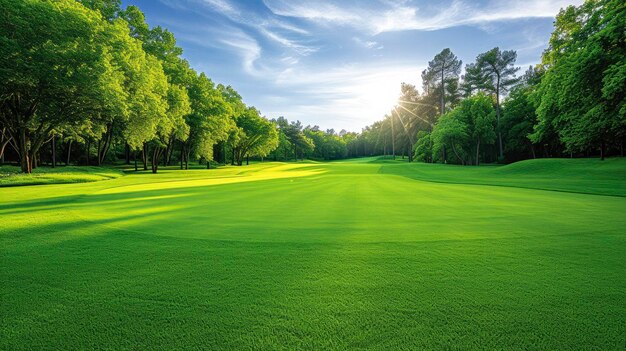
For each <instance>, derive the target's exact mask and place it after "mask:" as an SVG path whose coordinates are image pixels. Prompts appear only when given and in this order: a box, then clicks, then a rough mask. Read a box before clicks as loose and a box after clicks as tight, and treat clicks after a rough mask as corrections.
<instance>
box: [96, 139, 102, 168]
mask: <svg viewBox="0 0 626 351" xmlns="http://www.w3.org/2000/svg"><path fill="white" fill-rule="evenodd" d="M101 142H102V140H98V147H97V148H96V154H97V155H96V158H97V161H98V166H100V144H101Z"/></svg>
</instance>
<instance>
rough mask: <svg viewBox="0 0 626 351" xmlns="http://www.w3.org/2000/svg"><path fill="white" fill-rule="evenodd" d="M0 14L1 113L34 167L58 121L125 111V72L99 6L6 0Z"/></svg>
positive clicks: (28, 166)
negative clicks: (119, 67)
mask: <svg viewBox="0 0 626 351" xmlns="http://www.w3.org/2000/svg"><path fill="white" fill-rule="evenodd" d="M0 13H2V21H0V56H2V57H3V58H4V59H3V60H2V61H1V63H0V65H1V66H0V80H1V81H2V82H3V84H2V85H1V86H0V104H1V108H0V111H1V112H0V118H1V120H2V124H3V125H4V126H5V127H6V128H7V131H8V133H9V134H10V135H11V137H12V139H13V140H14V141H15V143H16V146H17V148H18V153H19V156H20V163H21V169H22V171H23V172H26V173H30V172H31V171H32V168H33V159H34V158H35V156H36V154H37V152H38V151H39V149H40V147H41V146H42V145H43V144H44V143H45V142H46V141H47V140H48V139H49V138H50V133H51V132H52V130H53V129H54V128H59V127H72V126H80V125H81V124H83V123H84V122H85V121H86V120H88V119H89V118H90V117H91V116H94V115H97V114H100V113H103V112H111V111H115V112H114V113H121V114H123V113H124V109H125V106H124V104H123V101H124V100H125V98H124V96H123V89H122V87H121V84H122V82H121V80H122V75H121V74H120V73H119V72H118V71H117V70H116V69H115V67H114V65H113V63H112V54H111V53H110V49H109V48H108V47H107V44H108V42H109V40H108V39H109V38H107V35H106V30H105V29H106V28H107V23H106V22H104V21H103V20H102V19H101V17H100V15H99V14H98V13H97V12H94V11H92V10H89V9H87V8H85V7H84V6H82V5H81V4H79V3H77V2H75V1H70V0H59V1H55V2H44V1H32V0H31V1H18V2H15V1H11V0H1V1H0Z"/></svg>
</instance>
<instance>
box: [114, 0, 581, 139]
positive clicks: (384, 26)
mask: <svg viewBox="0 0 626 351" xmlns="http://www.w3.org/2000/svg"><path fill="white" fill-rule="evenodd" d="M123 3H124V5H137V6H138V7H139V8H140V9H141V10H142V11H143V12H144V13H145V14H146V19H147V21H148V23H149V24H150V25H151V26H156V25H161V26H163V27H166V28H168V29H169V30H170V31H172V32H173V33H174V34H175V35H176V38H177V39H178V44H179V45H180V46H181V47H182V48H183V50H184V55H183V56H184V57H185V58H186V59H187V60H188V61H189V62H190V63H191V65H192V67H194V68H195V69H196V70H198V71H202V72H205V73H206V74H207V75H208V76H209V77H211V79H212V80H213V81H214V82H216V83H223V84H228V85H232V86H233V87H234V88H235V89H236V90H237V91H239V93H240V94H241V95H242V96H243V98H244V101H245V102H246V103H247V104H248V105H253V106H256V107H257V108H258V109H260V110H261V112H262V113H263V114H264V115H265V116H267V117H268V118H274V117H278V116H285V117H286V118H287V119H289V120H296V119H299V120H300V121H302V122H303V124H305V125H306V124H311V125H319V126H320V127H322V128H324V129H326V128H334V129H335V130H341V129H347V130H350V131H360V129H361V128H362V127H364V126H366V125H369V124H371V123H372V122H374V121H376V120H379V119H381V118H382V117H383V116H384V114H385V113H386V112H388V111H390V110H391V108H392V107H393V105H394V102H395V99H396V98H397V95H398V92H399V87H400V83H401V82H408V83H412V84H415V85H417V86H418V87H419V88H420V89H421V81H420V73H421V71H422V70H423V69H424V68H425V67H426V65H427V63H428V61H429V60H431V59H432V57H433V56H434V55H435V54H437V53H438V52H440V51H441V50H442V49H444V48H446V47H449V48H450V49H451V50H452V51H453V52H454V53H455V54H457V56H459V58H460V59H462V60H463V63H464V65H465V63H470V62H473V61H474V59H475V58H476V55H477V54H479V53H481V52H484V51H486V50H489V49H491V48H493V47H495V46H498V47H500V48H501V49H506V50H509V49H513V50H516V51H517V53H518V60H517V63H518V65H519V66H523V69H525V68H526V67H527V66H529V65H531V64H535V63H538V62H539V61H540V59H541V52H542V51H543V49H544V48H545V47H546V45H547V42H548V39H549V37H550V33H551V31H552V23H553V21H554V16H555V15H556V13H557V12H558V10H559V9H560V8H561V7H564V6H567V5H570V4H575V5H578V4H580V3H581V0H481V1H470V0H442V1H426V0H414V1H410V0H407V1H400V0H396V1H387V0H377V1H365V0H360V1H357V0H342V1H330V0H258V1H253V0H124V1H123Z"/></svg>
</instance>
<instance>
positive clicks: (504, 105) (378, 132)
mask: <svg viewBox="0 0 626 351" xmlns="http://www.w3.org/2000/svg"><path fill="white" fill-rule="evenodd" d="M624 33H626V5H624V2H623V1H619V0H587V1H586V2H585V3H584V4H583V5H581V6H569V7H567V8H565V9H562V10H561V11H560V12H559V14H558V15H557V17H556V21H555V28H554V32H553V33H552V35H551V38H550V41H549V46H548V48H547V49H546V50H545V51H544V53H543V55H542V62H541V63H540V64H538V65H536V66H535V67H529V68H528V70H527V71H525V72H524V73H523V74H522V75H519V76H518V75H517V73H518V71H519V68H518V67H516V66H515V61H516V58H517V54H516V52H515V51H513V50H501V49H500V48H498V47H496V48H493V49H492V50H489V51H487V52H484V53H481V54H479V55H478V56H477V57H476V60H475V62H472V63H469V64H467V65H465V69H464V73H463V74H461V68H462V62H461V60H459V59H458V58H457V56H456V55H454V53H453V52H452V51H451V50H450V49H444V50H442V51H441V52H440V53H439V54H437V55H436V56H435V57H434V58H433V60H432V61H430V62H429V63H428V68H427V69H426V70H424V71H423V72H422V76H421V77H422V82H423V86H422V92H421V93H420V92H418V90H417V88H416V87H415V86H413V85H410V84H404V83H403V84H402V86H401V94H400V98H399V101H398V104H397V105H396V106H395V107H394V108H393V109H392V110H391V111H390V112H389V113H388V114H387V115H386V116H385V117H384V119H383V120H381V121H378V122H376V123H374V124H372V125H371V126H368V127H366V128H364V129H363V131H362V133H360V134H359V135H358V136H357V137H356V138H355V139H354V140H352V141H351V143H352V144H353V146H356V147H355V148H354V150H356V155H357V156H368V155H375V154H385V155H392V156H394V157H395V155H398V154H401V155H407V156H408V157H409V160H412V159H415V160H419V161H423V162H442V163H458V164H463V165H469V164H476V165H478V164H479V163H480V162H513V161H517V160H522V159H527V158H536V157H564V156H567V157H575V156H591V155H598V156H600V157H601V158H602V159H604V157H605V156H606V155H607V154H613V155H621V156H623V155H624V141H625V139H626V104H625V103H624V101H625V91H626V39H625V36H624Z"/></svg>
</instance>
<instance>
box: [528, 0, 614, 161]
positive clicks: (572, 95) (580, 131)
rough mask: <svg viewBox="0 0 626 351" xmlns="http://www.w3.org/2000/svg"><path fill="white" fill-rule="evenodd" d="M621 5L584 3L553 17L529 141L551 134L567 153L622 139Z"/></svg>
mask: <svg viewBox="0 0 626 351" xmlns="http://www.w3.org/2000/svg"><path fill="white" fill-rule="evenodd" d="M625 18H626V6H624V4H623V2H622V1H619V0H617V1H615V0H602V1H591V0H589V1H586V2H585V3H584V4H583V5H581V6H579V7H574V6H570V7H568V8H567V9H564V10H562V11H561V12H560V13H559V15H558V16H557V20H556V24H555V31H554V33H553V35H552V38H551V39H550V47H549V48H548V50H547V51H546V52H545V54H544V57H543V61H544V65H545V66H546V68H547V69H546V73H545V76H544V77H543V79H542V81H541V84H540V85H539V88H538V89H537V91H536V93H535V95H536V96H535V99H536V100H537V101H538V108H537V115H538V120H539V123H538V125H537V126H536V127H535V133H534V134H533V136H532V139H533V141H535V142H539V141H540V140H544V139H546V138H547V137H548V136H549V134H550V132H551V131H555V132H556V133H557V134H558V136H559V139H560V141H561V142H562V143H563V144H564V145H565V148H566V149H567V150H568V151H570V152H578V151H584V150H587V149H591V148H597V149H600V150H601V155H602V157H604V154H605V149H606V144H607V143H615V142H618V141H620V140H623V138H624V137H625V136H626V132H625V131H626V104H625V96H626V50H624V47H625V44H626V43H625V42H624V32H625V31H626V20H625Z"/></svg>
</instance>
